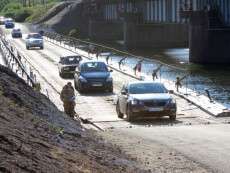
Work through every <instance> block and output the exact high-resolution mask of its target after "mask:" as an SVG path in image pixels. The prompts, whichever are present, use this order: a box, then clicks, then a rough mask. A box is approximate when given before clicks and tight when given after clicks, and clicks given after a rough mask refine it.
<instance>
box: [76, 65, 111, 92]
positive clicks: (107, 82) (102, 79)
mask: <svg viewBox="0 0 230 173" xmlns="http://www.w3.org/2000/svg"><path fill="white" fill-rule="evenodd" d="M110 72H112V70H108V68H107V65H106V64H105V63H104V62H101V61H85V62H82V63H80V65H79V67H78V69H77V70H76V74H75V76H74V85H75V88H76V90H78V91H79V92H84V91H88V90H90V89H103V90H107V91H109V92H113V78H112V76H111V74H110Z"/></svg>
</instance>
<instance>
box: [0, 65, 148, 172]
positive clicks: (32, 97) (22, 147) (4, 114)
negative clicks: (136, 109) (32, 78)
mask: <svg viewBox="0 0 230 173" xmlns="http://www.w3.org/2000/svg"><path fill="white" fill-rule="evenodd" d="M0 172H49V173H50V172H55V173H57V172H94V173H95V172H144V171H142V170H140V169H139V168H138V163H137V162H136V161H135V159H132V158H130V157H128V156H127V155H125V154H124V153H122V151H121V150H120V149H119V148H117V147H115V146H113V145H111V144H109V143H106V142H105V141H104V140H102V139H101V138H100V137H98V136H97V135H96V134H95V132H92V131H89V130H85V129H84V128H82V127H81V125H80V123H79V122H76V121H73V120H71V119H69V118H68V117H66V116H65V115H63V113H62V112H60V111H59V110H58V109H57V108H56V106H55V105H54V104H52V103H51V102H50V101H49V100H48V99H47V98H46V97H45V96H44V95H42V94H40V93H39V92H36V91H34V90H33V89H32V88H31V87H29V86H28V85H26V83H25V82H24V81H23V80H21V79H20V78H18V77H17V75H15V74H14V73H12V72H10V71H9V70H8V69H6V68H4V67H2V66H0Z"/></svg>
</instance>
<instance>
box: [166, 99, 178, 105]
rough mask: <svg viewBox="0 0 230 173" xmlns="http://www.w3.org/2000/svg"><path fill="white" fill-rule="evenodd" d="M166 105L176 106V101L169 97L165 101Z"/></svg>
mask: <svg viewBox="0 0 230 173" xmlns="http://www.w3.org/2000/svg"><path fill="white" fill-rule="evenodd" d="M167 106H169V107H176V101H175V100H174V99H169V100H168V102H167Z"/></svg>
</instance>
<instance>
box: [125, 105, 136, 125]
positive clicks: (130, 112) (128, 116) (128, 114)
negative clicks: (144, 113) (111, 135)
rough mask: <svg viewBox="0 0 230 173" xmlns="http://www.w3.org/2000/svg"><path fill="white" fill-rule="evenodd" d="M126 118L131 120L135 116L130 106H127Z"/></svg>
mask: <svg viewBox="0 0 230 173" xmlns="http://www.w3.org/2000/svg"><path fill="white" fill-rule="evenodd" d="M126 116H127V117H126V120H127V121H129V122H131V121H133V120H134V117H133V112H132V110H130V108H129V106H128V107H127V113H126Z"/></svg>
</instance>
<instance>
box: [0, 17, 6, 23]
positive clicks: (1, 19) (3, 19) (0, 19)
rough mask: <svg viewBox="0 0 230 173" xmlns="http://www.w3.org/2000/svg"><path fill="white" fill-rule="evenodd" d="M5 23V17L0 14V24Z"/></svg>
mask: <svg viewBox="0 0 230 173" xmlns="http://www.w3.org/2000/svg"><path fill="white" fill-rule="evenodd" d="M4 24H5V18H4V17H3V16H0V25H4Z"/></svg>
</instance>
